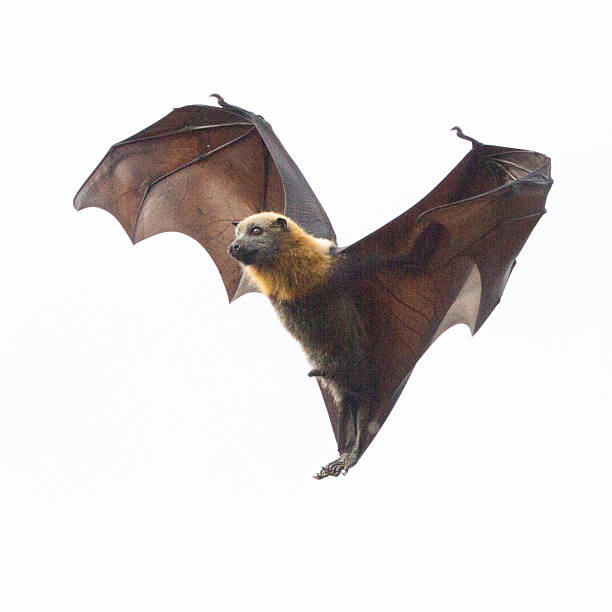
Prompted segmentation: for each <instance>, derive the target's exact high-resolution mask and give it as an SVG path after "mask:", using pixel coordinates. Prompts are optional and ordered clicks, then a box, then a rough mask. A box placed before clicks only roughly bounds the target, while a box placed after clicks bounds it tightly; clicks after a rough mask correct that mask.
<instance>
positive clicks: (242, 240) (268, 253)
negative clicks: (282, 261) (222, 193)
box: [228, 213, 287, 267]
mask: <svg viewBox="0 0 612 612" xmlns="http://www.w3.org/2000/svg"><path fill="white" fill-rule="evenodd" d="M286 231H287V220H286V219H285V217H283V216H280V215H278V214H274V213H260V214H257V215H251V216H250V217H247V218H246V219H243V220H242V221H241V222H240V223H238V225H237V226H236V239H235V240H234V241H233V242H232V243H231V244H230V245H229V247H228V253H229V254H230V255H231V256H232V257H234V258H235V259H237V260H238V261H239V262H240V263H242V264H244V265H245V266H248V265H256V266H260V267H265V266H266V265H272V264H273V263H274V261H275V260H276V259H277V258H278V256H279V253H280V250H281V243H282V240H283V234H284V233H285V232H286Z"/></svg>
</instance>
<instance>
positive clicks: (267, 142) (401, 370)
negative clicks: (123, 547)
mask: <svg viewBox="0 0 612 612" xmlns="http://www.w3.org/2000/svg"><path fill="white" fill-rule="evenodd" d="M217 97H218V99H219V102H220V104H221V106H222V108H216V107H208V106H189V107H184V108H181V109H176V110H175V111H173V112H172V113H170V115H168V116H167V117H165V118H163V119H162V120H160V121H158V122H157V123H155V124H153V125H152V126H150V127H149V128H147V129H145V130H143V131H142V132H139V133H138V134H136V135H135V136H133V137H131V138H128V139H126V140H124V141H122V142H120V143H118V144H117V145H114V146H113V147H112V148H111V150H110V151H109V153H108V154H107V156H106V157H105V158H104V159H103V160H102V162H101V163H100V165H99V166H98V167H97V168H96V170H94V172H93V173H92V175H91V176H90V177H89V179H88V180H87V181H86V182H85V184H84V185H83V187H82V188H81V190H80V191H79V193H78V194H77V196H76V198H75V207H76V208H77V209H81V208H84V207H88V206H98V207H100V208H103V209H105V210H107V211H109V212H111V213H112V214H114V215H115V217H116V218H117V219H118V220H119V221H120V223H121V224H122V225H123V227H124V228H125V229H126V231H127V232H128V234H129V235H130V237H131V238H132V240H133V241H134V242H137V241H139V240H142V239H144V238H147V237H148V236H152V235H154V234H157V233H160V232H164V231H180V232H183V233H186V234H188V235H190V236H192V237H194V238H195V239H196V240H198V242H200V244H202V246H204V247H205V248H206V250H207V251H208V252H209V253H210V255H211V257H212V258H213V260H214V262H215V264H216V265H217V267H218V269H219V271H220V273H221V276H222V278H223V281H224V284H225V287H226V290H227V292H228V297H229V298H230V301H231V300H233V299H236V298H237V297H240V296H241V295H243V294H244V293H247V292H249V291H258V292H261V293H263V294H265V295H266V296H268V298H269V299H270V301H271V302H272V304H273V306H274V308H275V310H276V312H277V314H278V316H279V318H280V320H281V322H282V323H283V325H284V326H285V327H286V328H287V330H288V331H289V332H290V333H291V334H292V335H293V336H294V337H295V338H296V339H297V340H298V341H299V342H300V344H301V345H302V347H303V349H304V352H305V353H306V355H307V358H308V361H309V363H310V365H311V367H312V370H311V372H310V374H309V375H310V376H313V377H316V379H317V381H318V383H319V386H320V388H321V392H322V394H323V398H324V401H325V405H326V407H327V410H328V414H329V417H330V421H331V423H332V427H333V430H334V434H335V437H336V441H337V444H338V452H339V456H338V458H337V459H336V460H334V461H332V462H331V463H329V464H328V465H327V466H325V467H323V468H322V469H321V471H320V472H319V473H318V474H317V475H316V478H319V479H320V478H325V477H327V476H337V475H338V474H340V473H342V472H345V473H346V471H347V470H349V469H350V468H351V467H352V466H353V465H355V463H356V462H357V461H358V460H359V458H360V457H361V456H362V454H363V453H364V451H365V450H366V448H367V447H368V445H369V444H370V442H371V441H372V440H373V438H374V437H375V436H376V434H377V433H378V431H379V430H380V428H381V426H382V424H383V423H384V421H385V419H386V418H387V416H388V415H389V413H390V411H391V409H392V408H393V406H394V404H395V402H396V401H397V398H398V397H399V394H400V393H401V391H402V389H403V388H404V386H405V384H406V382H407V380H408V378H409V376H410V373H411V372H412V370H413V368H414V366H415V364H416V362H417V361H418V359H419V358H420V357H421V356H422V355H423V353H424V352H425V351H426V350H427V348H428V347H429V346H430V345H431V343H432V342H433V341H434V340H435V339H436V338H437V337H438V336H439V335H440V334H441V333H443V332H444V331H445V330H446V329H448V328H449V327H451V326H452V325H455V324H457V323H465V324H467V325H468V326H469V327H470V328H471V330H472V333H475V332H476V331H477V330H478V329H479V328H480V326H481V325H482V324H483V323H484V321H485V320H486V318H487V317H488V316H489V314H490V313H491V311H492V310H493V308H495V306H496V305H497V303H498V302H499V300H500V298H501V295H502V293H503V291H504V288H505V286H506V282H507V280H508V277H509V275H510V272H511V271H512V269H513V267H514V265H515V263H516V257H517V255H518V253H519V251H520V250H521V248H522V246H523V245H524V243H525V241H526V240H527V238H528V236H529V234H530V233H531V230H532V229H533V227H534V226H535V224H536V223H537V221H538V220H539V218H540V217H541V216H542V215H543V214H544V213H545V208H544V204H545V200H546V196H547V193H548V191H549V189H550V186H551V185H552V179H551V178H550V160H549V159H548V158H547V157H546V156H545V155H542V154H540V153H535V152H533V151H525V150H521V149H512V148H507V147H496V146H490V145H483V144H481V143H479V142H478V141H476V140H474V139H471V138H469V137H466V136H464V135H463V133H462V132H461V130H459V129H458V128H457V131H458V135H459V136H460V137H462V138H465V139H467V140H470V141H471V142H472V150H471V151H470V152H469V153H468V154H467V155H466V156H465V157H464V158H463V160H461V162H460V163H459V164H458V165H457V166H456V167H455V168H454V169H453V170H452V171H451V173H450V174H449V175H448V176H447V177H446V178H445V179H444V180H443V181H442V182H441V183H440V184H439V185H438V186H437V187H436V188H435V189H434V190H433V191H432V192H431V193H430V194H428V195H427V196H425V197H424V198H423V199H422V200H421V201H420V202H418V203H417V204H416V205H414V206H413V207H412V208H410V209H408V210H407V211H406V212H405V213H403V214H402V215H400V216H399V217H397V218H396V219H394V220H393V221H391V222H389V223H388V224H387V225H385V226H383V227H382V228H380V229H378V230H376V231H375V232H373V233H372V234H370V235H368V236H366V237H365V238H363V239H361V240H359V241H358V242H356V243H355V244H353V245H350V246H349V247H345V248H339V247H338V246H337V244H336V236H335V233H334V230H333V228H332V227H331V224H330V222H329V219H328V218H327V215H326V214H325V211H324V210H323V208H322V206H321V204H320V203H319V201H318V200H317V198H316V196H315V195H314V193H313V192H312V190H311V189H310V187H309V185H308V183H307V182H306V180H305V179H304V177H303V175H302V174H301V172H300V171H299V169H298V167H297V166H296V164H295V162H293V160H292V159H291V158H290V157H289V155H288V154H287V152H286V151H285V149H284V148H283V147H282V145H281V143H280V141H279V140H278V138H277V137H276V135H275V134H274V132H273V131H272V129H271V127H270V125H269V124H268V123H267V122H266V121H265V120H264V119H263V118H261V117H260V116H258V115H254V114H253V113H250V112H248V111H245V110H244V109H241V108H238V107H235V106H230V105H228V104H226V103H225V102H224V101H223V99H222V98H220V97H219V96H217ZM239 219H242V220H241V221H240V222H237V221H235V220H239ZM232 225H234V226H235V227H232ZM228 245H229V246H228Z"/></svg>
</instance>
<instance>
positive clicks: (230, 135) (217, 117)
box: [74, 97, 335, 300]
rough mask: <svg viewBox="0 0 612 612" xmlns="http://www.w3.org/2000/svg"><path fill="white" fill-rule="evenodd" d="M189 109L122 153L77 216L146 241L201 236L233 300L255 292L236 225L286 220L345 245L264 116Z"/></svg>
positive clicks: (78, 201) (85, 196)
mask: <svg viewBox="0 0 612 612" xmlns="http://www.w3.org/2000/svg"><path fill="white" fill-rule="evenodd" d="M219 101H220V103H221V104H222V105H223V108H216V107H211V106H185V107H183V108H178V109H175V110H174V111H172V112H171V113H170V114H169V115H167V116H166V117H164V118H163V119H161V120H160V121H158V122H157V123H154V124H153V125H151V126H150V127H148V128H146V129H145V130H143V131H141V132H138V134H135V135H134V136H132V137H131V138H127V139H126V140H123V141H121V142H119V143H117V144H116V145H113V146H112V147H111V149H110V151H109V152H108V153H107V154H106V156H105V157H104V159H103V160H102V161H101V162H100V164H99V165H98V167H97V168H96V169H95V170H94V172H93V173H92V174H91V176H90V177H89V178H88V179H87V181H86V182H85V184H84V185H83V186H82V187H81V189H80V190H79V192H78V193H77V195H76V197H75V200H74V206H75V208H76V209H77V210H80V209H82V208H87V207H90V206H97V207H99V208H102V209H104V210H107V211H108V212H110V213H112V214H113V215H114V216H115V217H116V218H117V220H118V221H119V222H120V223H121V225H122V226H123V228H124V229H125V231H126V232H127V233H128V235H129V236H130V238H131V239H132V242H134V243H136V242H139V241H140V240H144V239H145V238H148V237H150V236H154V235H155V234H159V233H161V232H171V231H175V232H182V233H184V234H187V235H188V236H191V237H192V238H195V240H197V241H198V242H199V243H200V244H201V245H202V246H203V247H204V248H205V249H206V250H207V251H208V253H209V254H210V256H211V257H212V259H213V261H214V262H215V264H216V266H217V268H218V269H219V272H220V273H221V276H222V278H223V283H224V284H225V289H226V291H227V294H228V297H229V299H230V300H233V299H235V298H237V297H239V296H240V295H242V294H243V293H246V292H248V291H253V290H254V288H252V287H250V286H248V285H247V283H246V280H245V279H244V278H243V277H242V269H241V267H240V265H239V264H238V263H237V262H236V261H235V260H234V259H232V258H231V257H229V256H228V254H227V245H228V244H229V243H230V242H231V241H232V240H233V237H234V230H233V227H232V225H231V222H232V221H235V220H240V219H243V218H244V217H247V216H249V215H252V214H254V213H257V212H262V211H275V212H279V213H284V214H286V215H287V216H289V217H291V218H293V219H295V220H296V221H297V222H298V223H300V224H301V225H302V226H303V227H304V228H305V229H306V230H307V231H308V232H310V233H312V234H314V235H316V236H319V237H321V238H328V239H330V240H333V241H335V234H334V231H333V229H332V227H331V224H330V222H329V219H328V218H327V215H326V214H325V211H324V210H323V208H322V206H321V204H320V203H319V201H318V200H317V198H316V196H315V195H314V193H313V192H312V189H310V187H309V185H308V183H307V182H306V179H305V178H304V176H303V175H302V173H301V172H300V170H299V169H298V167H297V166H296V164H295V162H294V161H293V160H292V159H291V157H290V156H289V154H288V153H287V151H286V150H285V149H284V148H283V146H282V144H281V143H280V141H279V140H278V138H277V137H276V135H275V134H274V132H273V131H272V128H271V127H270V125H269V124H268V123H267V122H266V121H265V120H264V119H263V118H262V117H259V116H258V115H254V114H253V113H250V112H248V111H245V110H243V109H241V108H238V107H235V106H230V105H228V104H225V102H224V101H223V99H222V98H220V97H219Z"/></svg>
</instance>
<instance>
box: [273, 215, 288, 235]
mask: <svg viewBox="0 0 612 612" xmlns="http://www.w3.org/2000/svg"><path fill="white" fill-rule="evenodd" d="M274 223H275V224H276V225H278V226H279V227H280V228H281V229H282V230H283V232H286V231H287V219H285V218H284V217H278V219H276V221H275V222H274Z"/></svg>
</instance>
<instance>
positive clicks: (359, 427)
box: [314, 399, 367, 480]
mask: <svg viewBox="0 0 612 612" xmlns="http://www.w3.org/2000/svg"><path fill="white" fill-rule="evenodd" d="M342 404H343V406H342V408H341V410H340V414H341V415H342V414H343V413H344V414H345V415H347V413H350V419H351V423H350V425H349V424H348V423H347V424H346V425H349V427H350V430H351V435H350V438H352V439H351V440H350V441H349V447H348V448H347V449H346V450H345V451H343V452H341V453H340V456H339V457H338V458H337V459H335V460H334V461H332V462H331V463H328V464H327V465H325V466H323V467H322V468H321V470H320V471H319V472H318V473H317V474H315V476H314V478H316V479H317V480H322V479H323V478H327V477H328V476H334V477H337V476H340V474H343V475H346V474H347V473H348V471H349V470H350V469H351V468H352V467H353V466H354V465H355V464H356V463H357V461H358V460H359V457H360V456H361V450H362V447H363V443H364V441H365V433H366V421H367V406H366V405H365V404H363V403H361V402H358V401H356V400H354V399H353V400H350V399H349V400H345V401H343V402H342ZM347 416H348V415H347ZM341 421H342V419H339V420H338V425H339V427H343V426H342V424H341ZM346 425H345V426H344V427H346Z"/></svg>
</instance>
